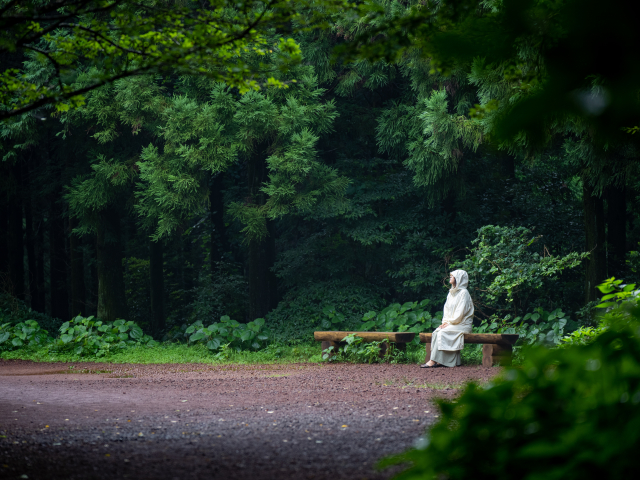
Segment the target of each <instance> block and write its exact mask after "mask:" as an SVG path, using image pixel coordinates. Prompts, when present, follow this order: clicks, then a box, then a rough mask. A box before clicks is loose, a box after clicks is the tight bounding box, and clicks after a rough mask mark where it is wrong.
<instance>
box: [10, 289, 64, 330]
mask: <svg viewBox="0 0 640 480" xmlns="http://www.w3.org/2000/svg"><path fill="white" fill-rule="evenodd" d="M27 320H35V321H36V322H38V325H39V326H40V328H43V329H44V330H46V331H48V332H55V331H56V330H58V328H60V325H62V323H63V322H62V320H60V319H59V318H53V317H51V316H49V315H47V314H45V313H41V312H36V311H35V310H32V309H30V308H29V307H28V306H27V305H26V304H25V302H23V301H22V300H19V299H17V298H15V297H14V296H12V295H8V294H6V293H0V323H7V322H8V323H11V324H12V325H17V324H18V323H26V321H27Z"/></svg>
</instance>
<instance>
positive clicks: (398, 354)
mask: <svg viewBox="0 0 640 480" xmlns="http://www.w3.org/2000/svg"><path fill="white" fill-rule="evenodd" d="M381 348H384V349H385V352H384V355H382V356H381V355H380V351H381ZM322 360H324V361H329V362H331V361H342V362H353V363H382V362H384V363H404V362H406V361H407V355H406V353H405V352H403V351H401V350H399V349H398V348H396V345H395V343H391V342H389V340H387V339H384V340H381V341H374V342H365V341H364V339H363V338H361V337H357V336H356V335H355V334H351V335H347V336H346V337H345V338H344V345H341V346H340V347H338V349H337V350H335V351H334V347H329V348H327V349H326V350H325V351H324V352H322Z"/></svg>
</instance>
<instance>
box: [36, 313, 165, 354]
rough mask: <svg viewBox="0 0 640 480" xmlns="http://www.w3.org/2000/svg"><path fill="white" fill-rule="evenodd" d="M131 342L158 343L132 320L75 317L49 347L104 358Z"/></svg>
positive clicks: (64, 326) (53, 349)
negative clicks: (110, 320)
mask: <svg viewBox="0 0 640 480" xmlns="http://www.w3.org/2000/svg"><path fill="white" fill-rule="evenodd" d="M130 345H147V346H150V347H152V346H156V345H158V342H156V341H155V340H153V339H152V338H151V337H150V336H149V335H145V334H144V333H143V331H142V329H141V328H140V327H139V326H138V325H137V324H136V323H135V322H133V321H128V322H127V321H125V320H116V321H114V322H102V321H100V320H98V319H94V317H93V316H91V317H87V318H85V317H81V316H79V315H78V316H77V317H75V318H73V319H71V320H70V321H68V322H65V323H63V324H62V326H61V327H60V336H59V337H58V338H56V339H55V340H54V341H53V343H52V344H51V346H50V347H49V348H50V350H51V351H53V352H60V353H62V352H65V353H73V354H75V355H79V356H96V357H103V356H105V355H108V354H109V353H113V352H115V351H118V350H121V349H123V348H126V347H127V346H130Z"/></svg>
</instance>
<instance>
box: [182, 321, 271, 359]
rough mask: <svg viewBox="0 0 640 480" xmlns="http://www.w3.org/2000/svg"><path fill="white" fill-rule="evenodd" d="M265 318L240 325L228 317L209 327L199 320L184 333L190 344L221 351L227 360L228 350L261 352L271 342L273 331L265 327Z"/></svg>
mask: <svg viewBox="0 0 640 480" xmlns="http://www.w3.org/2000/svg"><path fill="white" fill-rule="evenodd" d="M264 325H265V321H264V318H256V319H255V320H254V321H252V322H249V323H239V322H237V321H236V320H232V319H231V318H229V317H228V316H227V315H224V316H223V317H221V318H220V321H219V322H216V323H212V324H211V325H209V326H208V327H205V326H204V325H203V324H202V321H201V320H198V321H197V322H195V323H194V324H193V325H190V326H189V327H187V328H186V329H185V331H184V337H185V338H186V339H187V342H188V343H189V344H191V343H202V344H204V345H206V346H207V348H208V349H209V350H213V351H220V353H222V354H223V356H224V357H225V358H226V356H228V355H227V354H226V350H227V349H229V348H232V349H234V350H236V351H241V350H260V349H261V348H264V346H265V345H266V344H267V342H268V341H269V338H270V337H271V331H270V330H269V329H268V328H267V327H265V326H264Z"/></svg>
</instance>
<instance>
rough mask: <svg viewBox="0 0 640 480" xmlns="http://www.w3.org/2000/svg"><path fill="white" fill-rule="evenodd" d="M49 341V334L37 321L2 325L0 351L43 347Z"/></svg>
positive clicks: (0, 327) (0, 328)
mask: <svg viewBox="0 0 640 480" xmlns="http://www.w3.org/2000/svg"><path fill="white" fill-rule="evenodd" d="M48 341H49V334H48V332H47V331H46V330H43V329H42V328H40V325H38V322H36V321H35V320H25V321H24V322H20V323H18V324H17V325H12V324H11V323H5V324H3V325H0V351H1V350H13V349H15V348H23V347H31V346H41V345H44V344H45V343H47V342H48Z"/></svg>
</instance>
